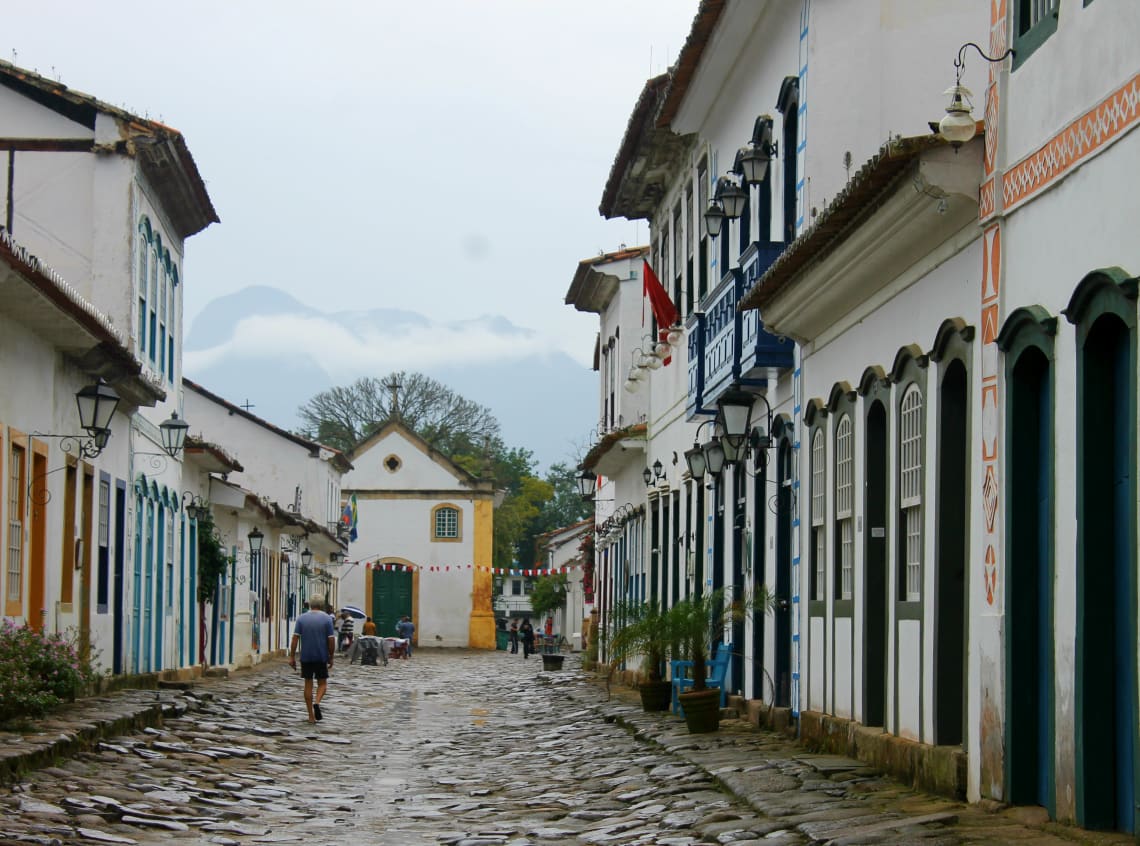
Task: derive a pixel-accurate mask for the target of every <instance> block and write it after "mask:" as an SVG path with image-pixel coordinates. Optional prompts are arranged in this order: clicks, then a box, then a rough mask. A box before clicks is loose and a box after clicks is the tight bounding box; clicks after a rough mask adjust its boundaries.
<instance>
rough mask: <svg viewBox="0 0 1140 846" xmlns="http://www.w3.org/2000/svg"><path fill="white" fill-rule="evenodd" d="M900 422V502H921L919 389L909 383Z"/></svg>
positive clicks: (920, 398) (914, 503) (905, 503)
mask: <svg viewBox="0 0 1140 846" xmlns="http://www.w3.org/2000/svg"><path fill="white" fill-rule="evenodd" d="M900 417H901V420H900V421H899V423H900V426H899V429H900V437H899V469H900V472H901V505H902V507H903V508H909V507H910V506H914V505H921V504H922V391H920V390H919V389H918V386H917V385H913V384H912V385H911V386H910V387H909V388H907V390H906V393H905V394H904V395H903V401H902V406H901V409H900Z"/></svg>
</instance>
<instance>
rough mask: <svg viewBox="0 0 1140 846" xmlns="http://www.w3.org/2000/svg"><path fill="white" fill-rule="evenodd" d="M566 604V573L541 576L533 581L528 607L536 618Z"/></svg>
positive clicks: (540, 617)
mask: <svg viewBox="0 0 1140 846" xmlns="http://www.w3.org/2000/svg"><path fill="white" fill-rule="evenodd" d="M565 604H566V574H565V573H554V574H553V575H550V576H543V577H542V578H540V579H539V580H538V581H536V582H535V583H534V590H532V591H531V594H530V607H531V611H533V613H534V616H535V618H536V619H542V618H543V617H545V616H547V615H548V614H550V613H551V612H552V611H557V610H558V609H559V608H561V607H562V606H563V605H565Z"/></svg>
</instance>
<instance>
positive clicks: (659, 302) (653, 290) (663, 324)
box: [641, 259, 681, 364]
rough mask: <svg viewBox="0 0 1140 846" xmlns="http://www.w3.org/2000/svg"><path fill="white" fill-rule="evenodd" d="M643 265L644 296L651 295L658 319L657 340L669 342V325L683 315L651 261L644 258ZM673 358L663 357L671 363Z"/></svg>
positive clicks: (663, 360) (642, 283) (650, 303)
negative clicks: (667, 339)
mask: <svg viewBox="0 0 1140 846" xmlns="http://www.w3.org/2000/svg"><path fill="white" fill-rule="evenodd" d="M641 265H642V267H641V273H642V277H641V278H642V282H641V294H642V298H643V299H644V298H645V297H649V305H650V306H651V307H652V308H653V317H654V318H655V319H656V320H657V340H658V341H659V342H664V343H668V341H666V340H665V339H666V336H667V335H668V334H669V327H670V326H672V325H674V324H675V323H677V322H678V321H679V320H680V319H681V315H680V314H679V313H678V312H677V307H676V306H675V305H673V301H672V300H671V299H669V294H668V293H666V291H665V288H664V287H663V286H662V285H661V280H659V279H658V278H657V274H656V273H654V272H653V268H652V267H650V266H649V262H648V261H646V260H645V259H642V260H641ZM672 360H673V357H672V356H666V357H665V358H664V359H662V363H663V364H669V362H671V361H672Z"/></svg>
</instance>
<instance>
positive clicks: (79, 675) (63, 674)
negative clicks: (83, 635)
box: [0, 619, 96, 723]
mask: <svg viewBox="0 0 1140 846" xmlns="http://www.w3.org/2000/svg"><path fill="white" fill-rule="evenodd" d="M95 675H96V673H95V670H94V668H93V667H92V666H91V663H90V661H88V660H86V659H84V658H82V657H81V656H80V655H79V650H78V649H77V648H76V645H75V642H74V638H73V637H71V636H69V635H65V634H59V633H50V632H40V631H37V630H35V629H33V628H31V627H30V626H27V625H22V626H21V625H17V624H16V623H15V622H13V621H12V620H7V619H6V620H4V622H3V625H0V723H4V722H8V721H9V720H12V719H14V718H17V717H42V716H43V715H44V714H46V713H48V712H49V711H51V710H52V709H53V708H56V707H57V706H59V705H60V704H61V703H63V702H67V701H70V700H72V699H74V698H75V697H76V696H77V695H78V694H79V692H80V691H81V690H82V689H83V687H84V686H85V685H87V684H88V683H90V682H91V681H92V680H94V678H95Z"/></svg>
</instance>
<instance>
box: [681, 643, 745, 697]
mask: <svg viewBox="0 0 1140 846" xmlns="http://www.w3.org/2000/svg"><path fill="white" fill-rule="evenodd" d="M731 657H732V644H730V643H722V644H721V645H720V646H718V647H717V648H716V655H714V656H713V657H712V658H709V659H706V661H705V687H708V688H712V689H717V690H720V707H721V708H723V707H724V706H725V705H726V704H727V703H728V693H727V691H726V690H725V684H724V680H725V677H726V676H727V675H728V663H729V659H730V658H731ZM669 676H670V678H671V679H672V682H673V713H674V714H681V713H682V711H681V700H680V699H679V698H678V696H679V695H680V694H682V693H686V692H688V691H690V690H692V689H693V662H692V661H670V662H669Z"/></svg>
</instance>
